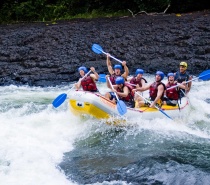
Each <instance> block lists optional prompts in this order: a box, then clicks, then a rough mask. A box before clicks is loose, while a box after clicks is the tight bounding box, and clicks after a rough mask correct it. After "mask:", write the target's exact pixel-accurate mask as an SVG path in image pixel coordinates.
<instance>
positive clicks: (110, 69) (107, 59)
mask: <svg viewBox="0 0 210 185" xmlns="http://www.w3.org/2000/svg"><path fill="white" fill-rule="evenodd" d="M106 65H107V69H108V71H109V73H110V75H112V74H113V73H114V71H113V69H112V64H111V61H110V55H109V54H107V57H106Z"/></svg>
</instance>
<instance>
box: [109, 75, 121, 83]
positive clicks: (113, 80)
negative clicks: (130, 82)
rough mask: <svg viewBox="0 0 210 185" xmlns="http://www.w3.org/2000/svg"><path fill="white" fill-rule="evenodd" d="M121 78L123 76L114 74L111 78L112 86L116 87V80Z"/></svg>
mask: <svg viewBox="0 0 210 185" xmlns="http://www.w3.org/2000/svg"><path fill="white" fill-rule="evenodd" d="M119 76H121V74H120V75H116V74H115V73H113V74H112V75H111V76H110V81H111V82H112V85H116V83H115V80H116V78H117V77H119Z"/></svg>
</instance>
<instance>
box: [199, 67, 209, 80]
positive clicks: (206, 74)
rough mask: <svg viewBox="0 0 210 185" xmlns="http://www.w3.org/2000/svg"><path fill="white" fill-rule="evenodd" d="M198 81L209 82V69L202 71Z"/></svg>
mask: <svg viewBox="0 0 210 185" xmlns="http://www.w3.org/2000/svg"><path fill="white" fill-rule="evenodd" d="M199 79H201V80H204V81H205V80H209V79H210V69H209V70H206V71H203V72H202V73H201V74H200V75H199Z"/></svg>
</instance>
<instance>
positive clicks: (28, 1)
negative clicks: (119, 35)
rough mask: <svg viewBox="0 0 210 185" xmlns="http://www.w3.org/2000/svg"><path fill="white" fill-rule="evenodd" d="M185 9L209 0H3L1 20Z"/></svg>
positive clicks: (202, 4)
mask: <svg viewBox="0 0 210 185" xmlns="http://www.w3.org/2000/svg"><path fill="white" fill-rule="evenodd" d="M169 4H171V7H170V8H169V9H168V11H167V13H170V12H173V11H174V12H184V11H192V10H196V8H198V7H199V9H202V8H203V9H204V8H210V7H209V5H208V3H207V1H206V0H200V1H199V2H198V1H197V0H186V1H185V3H184V4H183V1H182V0H115V1H113V0H1V2H0V23H3V22H14V21H15V22H16V21H54V20H58V19H71V18H93V17H106V16H108V17H111V16H122V15H128V14H129V12H128V9H130V10H131V11H132V12H136V13H137V12H139V11H146V12H148V13H150V12H163V11H164V10H165V9H166V8H167V6H168V5H169Z"/></svg>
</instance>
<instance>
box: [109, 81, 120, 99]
mask: <svg viewBox="0 0 210 185" xmlns="http://www.w3.org/2000/svg"><path fill="white" fill-rule="evenodd" d="M108 81H109V84H110V86H111V88H112V90H114V87H113V85H112V82H111V81H110V79H109V77H108ZM114 94H115V96H116V98H117V101H119V98H118V96H117V93H116V92H114Z"/></svg>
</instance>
